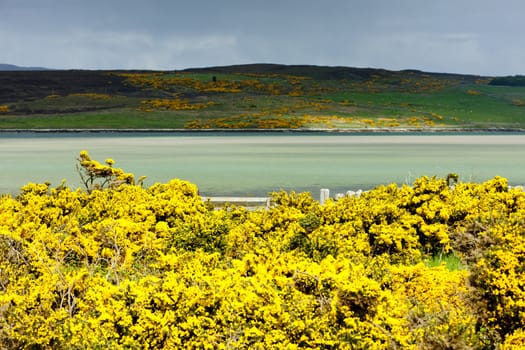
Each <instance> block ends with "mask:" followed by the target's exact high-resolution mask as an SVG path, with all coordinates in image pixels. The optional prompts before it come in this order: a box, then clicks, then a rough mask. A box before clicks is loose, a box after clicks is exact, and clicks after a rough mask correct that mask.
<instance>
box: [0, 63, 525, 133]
mask: <svg viewBox="0 0 525 350" xmlns="http://www.w3.org/2000/svg"><path fill="white" fill-rule="evenodd" d="M491 81H492V78H487V77H479V76H470V75H457V74H435V73H424V72H419V71H399V72H394V71H386V70H378V69H358V68H344V67H316V66H281V65H245V66H231V67H216V68H205V69H194V70H186V71H169V72H168V71H166V72H151V71H146V72H144V71H37V72H0V86H1V88H0V129H33V128H36V129H39V128H46V129H47V128H51V129H69V128H79V129H83V128H89V129H98V128H100V129H144V128H153V129H274V128H293V129H306V128H326V129H360V130H363V129H371V128H387V129H396V128H397V129H406V128H410V129H422V130H424V129H429V128H445V129H456V128H461V129H469V128H475V129H479V128H482V129H483V128H487V129H488V128H501V129H516V130H518V129H522V128H524V127H525V87H523V86H496V85H492V84H491Z"/></svg>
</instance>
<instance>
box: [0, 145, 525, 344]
mask: <svg viewBox="0 0 525 350" xmlns="http://www.w3.org/2000/svg"><path fill="white" fill-rule="evenodd" d="M79 163H80V165H79V169H80V170H81V171H83V176H85V178H84V181H85V184H87V185H89V186H87V188H86V189H85V190H82V189H77V190H73V189H71V188H69V187H67V186H66V185H65V184H64V183H62V184H61V185H60V186H58V187H57V188H52V187H50V185H49V184H33V183H30V184H27V185H25V186H24V187H22V189H21V192H20V194H19V195H18V196H16V197H14V198H13V197H11V196H9V195H4V196H1V197H0V249H1V251H2V254H0V344H2V346H3V347H5V348H22V349H23V348H53V349H66V348H68V349H69V348H72V347H74V348H112V349H113V348H115V349H119V348H144V349H162V348H166V349H173V348H209V349H215V348H217V349H228V348H348V349H352V348H365V347H366V348H370V349H396V348H397V349H435V348H466V349H469V348H473V349H485V348H486V349H490V348H498V347H499V348H502V349H512V348H518V347H519V344H523V343H524V341H525V336H524V334H525V321H524V318H523V317H522V316H523V314H525V293H524V292H523V283H522V281H523V279H524V278H525V275H524V274H525V268H523V261H525V240H524V238H523V232H522V223H523V222H524V221H525V195H524V193H523V192H522V191H521V190H518V189H511V188H509V186H508V185H507V182H506V180H505V179H504V178H500V177H496V178H494V179H492V180H490V181H487V182H485V183H482V184H474V183H462V182H458V183H456V184H454V187H450V186H449V184H448V183H447V181H446V180H445V179H437V178H429V177H422V178H419V179H417V180H416V181H415V182H414V183H413V185H411V186H408V185H404V186H402V187H398V186H397V185H395V184H392V185H386V186H379V187H377V188H375V189H372V190H370V191H368V192H366V193H363V194H362V195H361V196H360V197H350V196H347V197H343V198H341V199H339V200H337V201H334V200H328V201H327V202H326V203H325V204H324V205H321V204H320V203H319V202H318V201H316V200H314V199H313V198H312V197H311V195H310V194H309V193H300V194H296V193H294V192H291V193H287V192H284V191H281V192H278V193H274V194H272V204H273V205H272V206H271V207H270V208H269V209H260V210H254V211H248V210H246V209H244V208H242V207H235V206H228V207H226V208H223V209H220V210H210V208H209V207H208V206H207V205H206V203H204V202H203V201H202V199H201V198H200V196H199V195H198V191H197V187H196V186H195V185H194V184H191V183H189V182H187V181H181V180H178V179H174V180H171V181H169V182H168V183H165V184H161V183H156V184H154V185H152V186H150V187H146V188H144V187H142V186H138V185H135V183H134V180H133V179H134V176H133V174H130V173H126V172H124V171H123V170H121V169H116V168H113V167H112V165H113V164H110V163H112V162H108V160H106V162H105V163H106V165H103V164H100V163H98V162H97V161H95V160H92V159H91V158H90V156H89V154H88V152H86V151H82V152H80V156H79ZM90 176H91V177H90ZM108 179H110V180H109V181H107V182H106V180H108ZM142 180H143V178H140V179H139V182H141V181H142ZM447 255H449V256H453V257H455V258H461V260H462V264H464V266H465V268H459V269H452V270H449V269H448V268H447V267H446V266H445V265H440V266H437V267H430V264H427V263H426V262H427V260H429V259H430V258H431V257H445V256H447ZM513 346H514V347H513Z"/></svg>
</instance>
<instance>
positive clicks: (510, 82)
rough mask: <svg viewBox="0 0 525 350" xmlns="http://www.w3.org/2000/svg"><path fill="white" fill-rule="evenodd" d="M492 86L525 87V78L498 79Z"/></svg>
mask: <svg viewBox="0 0 525 350" xmlns="http://www.w3.org/2000/svg"><path fill="white" fill-rule="evenodd" d="M489 84H490V85H504V86H525V76H524V75H515V76H508V77H497V78H494V79H492V80H491V81H490V83H489Z"/></svg>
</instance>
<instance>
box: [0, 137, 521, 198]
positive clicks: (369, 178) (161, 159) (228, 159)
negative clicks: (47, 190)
mask: <svg viewBox="0 0 525 350" xmlns="http://www.w3.org/2000/svg"><path fill="white" fill-rule="evenodd" d="M82 149H86V150H88V152H89V153H90V155H91V156H92V158H94V159H97V160H99V161H104V159H106V158H113V159H114V160H115V161H116V164H115V166H116V167H120V168H123V169H124V170H125V171H128V172H133V173H134V174H135V175H136V176H137V177H138V176H141V175H146V176H148V178H147V180H146V182H145V183H146V185H151V184H153V183H154V182H166V181H169V179H171V178H181V179H185V180H189V181H191V182H193V183H195V184H197V185H198V187H199V189H200V191H201V193H202V194H205V195H266V194H267V193H268V192H271V191H275V190H279V189H285V190H292V189H293V190H295V191H311V192H312V193H313V194H314V196H318V193H319V189H321V188H330V189H331V190H332V191H333V192H343V191H346V190H357V189H369V188H372V187H374V186H376V185H378V184H385V183H391V182H395V183H398V184H403V183H412V181H413V180H414V179H415V178H416V177H418V176H421V175H437V176H442V177H445V176H446V175H447V174H448V173H452V172H454V173H458V174H460V178H461V179H462V180H463V181H477V182H480V181H484V180H487V179H490V178H492V177H494V176H496V175H501V176H505V177H507V178H508V179H509V182H510V183H511V184H525V135H523V134H521V135H519V134H518V135H515V134H511V135H509V134H505V135H494V134H489V135H441V134H439V135H397V134H396V135H364V134H358V135H355V134H353V135H349V134H301V133H297V134H293V133H292V134H289V133H247V134H238V133H233V134H228V133H216V134H215V133H213V134H212V133H209V134H208V133H206V134H197V133H179V134H169V135H168V134H155V135H151V134H98V133H97V134H82V133H81V134H73V135H71V134H24V133H18V134H10V133H4V134H0V193H17V192H18V189H19V188H20V187H21V186H22V185H24V184H25V183H28V182H45V181H50V182H51V183H52V185H53V186H56V185H58V184H60V181H61V179H66V181H67V183H68V184H69V185H70V186H72V187H78V186H80V182H79V177H78V174H77V173H76V169H75V164H76V158H77V156H78V153H79V152H80V151H81V150H82Z"/></svg>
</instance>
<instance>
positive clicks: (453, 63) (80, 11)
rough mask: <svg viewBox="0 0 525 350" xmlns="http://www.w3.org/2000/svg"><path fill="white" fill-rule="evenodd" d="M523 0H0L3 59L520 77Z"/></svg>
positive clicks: (81, 65)
mask: <svg viewBox="0 0 525 350" xmlns="http://www.w3.org/2000/svg"><path fill="white" fill-rule="evenodd" d="M524 15H525V1H523V0H499V1H493V0H187V1H179V0H0V63H10V64H16V65H20V66H41V67H42V66H43V67H50V68H58V69H115V68H121V69H163V70H170V69H184V68H193V67H206V66H218V65H231V64H244V63H282V64H314V65H329V66H351V67H374V68H386V69H393V70H400V69H420V70H424V71H430V72H450V73H470V74H479V75H514V74H525V35H524V34H525V33H524V32H525V20H524V18H525V16H524Z"/></svg>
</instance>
